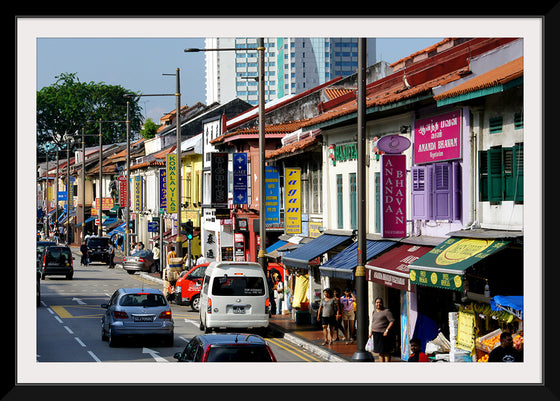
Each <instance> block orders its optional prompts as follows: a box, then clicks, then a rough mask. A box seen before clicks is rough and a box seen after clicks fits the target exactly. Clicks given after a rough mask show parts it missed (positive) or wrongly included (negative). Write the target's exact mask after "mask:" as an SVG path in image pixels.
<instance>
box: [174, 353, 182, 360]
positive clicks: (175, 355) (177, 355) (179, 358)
mask: <svg viewBox="0 0 560 401" xmlns="http://www.w3.org/2000/svg"><path fill="white" fill-rule="evenodd" d="M182 356H183V354H182V353H181V352H175V354H174V355H173V358H175V359H177V360H181V357H182Z"/></svg>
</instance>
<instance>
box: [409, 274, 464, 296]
mask: <svg viewBox="0 0 560 401" xmlns="http://www.w3.org/2000/svg"><path fill="white" fill-rule="evenodd" d="M409 277H410V283H411V284H419V285H424V286H428V287H437V288H443V289H447V290H455V291H463V277H462V275H461V274H453V273H442V272H434V271H426V270H417V269H412V268H410V269H409Z"/></svg>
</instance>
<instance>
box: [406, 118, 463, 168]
mask: <svg viewBox="0 0 560 401" xmlns="http://www.w3.org/2000/svg"><path fill="white" fill-rule="evenodd" d="M460 158H461V110H456V111H452V112H449V113H445V114H440V115H438V116H435V117H430V118H422V119H419V120H416V121H415V122H414V163H415V164H422V163H433V162H439V161H443V160H452V159H460Z"/></svg>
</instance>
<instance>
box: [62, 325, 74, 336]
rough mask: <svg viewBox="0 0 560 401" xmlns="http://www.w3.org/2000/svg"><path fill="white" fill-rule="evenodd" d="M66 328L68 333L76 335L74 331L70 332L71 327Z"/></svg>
mask: <svg viewBox="0 0 560 401" xmlns="http://www.w3.org/2000/svg"><path fill="white" fill-rule="evenodd" d="M64 328H65V329H66V331H67V332H68V333H70V334H74V332H73V331H72V330H70V327H68V326H64Z"/></svg>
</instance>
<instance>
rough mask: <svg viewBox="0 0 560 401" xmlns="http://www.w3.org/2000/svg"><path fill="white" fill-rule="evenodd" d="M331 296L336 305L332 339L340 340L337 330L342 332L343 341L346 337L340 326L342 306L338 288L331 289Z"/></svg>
mask: <svg viewBox="0 0 560 401" xmlns="http://www.w3.org/2000/svg"><path fill="white" fill-rule="evenodd" d="M333 298H334V302H335V303H336V305H337V306H338V308H337V312H336V319H335V323H334V334H335V339H334V340H333V341H338V340H340V335H339V334H338V331H339V330H340V332H341V333H342V341H345V340H346V337H345V336H344V327H343V326H342V306H341V305H340V289H338V288H335V289H333Z"/></svg>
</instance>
